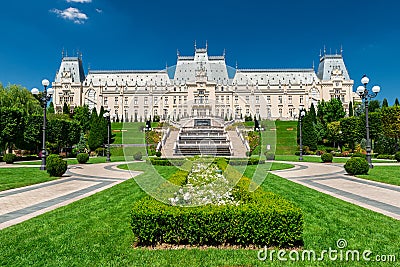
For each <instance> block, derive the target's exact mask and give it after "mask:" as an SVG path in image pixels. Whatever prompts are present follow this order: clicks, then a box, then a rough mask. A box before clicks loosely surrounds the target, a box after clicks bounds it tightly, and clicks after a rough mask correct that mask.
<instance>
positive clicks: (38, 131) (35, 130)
mask: <svg viewBox="0 0 400 267" xmlns="http://www.w3.org/2000/svg"><path fill="white" fill-rule="evenodd" d="M42 125H43V115H29V116H27V117H25V128H24V145H23V146H22V147H21V148H23V149H27V150H33V151H35V152H36V153H39V151H40V148H41V145H42V134H43V132H42Z"/></svg>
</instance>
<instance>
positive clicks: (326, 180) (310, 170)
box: [272, 162, 400, 220]
mask: <svg viewBox="0 0 400 267" xmlns="http://www.w3.org/2000/svg"><path fill="white" fill-rule="evenodd" d="M285 163H288V162H285ZM290 164H293V165H295V168H293V169H288V170H280V171H272V173H273V174H276V175H278V176H280V177H283V178H286V179H288V180H290V181H293V182H295V183H298V184H301V185H304V186H307V187H309V188H312V189H315V190H317V191H319V192H322V193H325V194H328V195H331V196H334V197H336V198H339V199H342V200H344V201H347V202H350V203H353V204H356V205H359V206H361V207H364V208H367V209H370V210H373V211H376V212H379V213H382V214H385V215H387V216H389V217H392V218H395V219H397V220H400V186H395V185H389V184H385V183H379V182H374V181H370V180H365V179H360V178H356V177H353V176H350V175H348V174H346V172H345V170H344V168H343V164H322V163H310V162H290ZM374 165H375V166H380V165H381V166H389V165H390V166H393V165H395V166H399V167H400V165H399V164H398V163H397V164H396V163H374Z"/></svg>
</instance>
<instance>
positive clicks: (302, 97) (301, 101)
mask: <svg viewBox="0 0 400 267" xmlns="http://www.w3.org/2000/svg"><path fill="white" fill-rule="evenodd" d="M303 101H304V96H302V95H301V96H300V104H302V103H303Z"/></svg>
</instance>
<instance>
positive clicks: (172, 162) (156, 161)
mask: <svg viewBox="0 0 400 267" xmlns="http://www.w3.org/2000/svg"><path fill="white" fill-rule="evenodd" d="M186 161H187V160H186V159H166V158H148V159H147V160H146V162H147V163H149V164H152V165H157V166H182V165H183V164H184V163H185V162H186Z"/></svg>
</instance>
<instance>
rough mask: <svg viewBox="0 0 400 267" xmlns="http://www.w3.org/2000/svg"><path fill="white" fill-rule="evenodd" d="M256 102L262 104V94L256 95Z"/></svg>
mask: <svg viewBox="0 0 400 267" xmlns="http://www.w3.org/2000/svg"><path fill="white" fill-rule="evenodd" d="M256 104H260V96H258V95H256Z"/></svg>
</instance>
